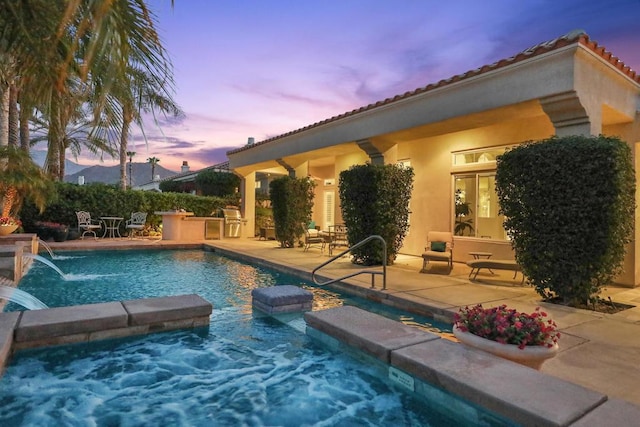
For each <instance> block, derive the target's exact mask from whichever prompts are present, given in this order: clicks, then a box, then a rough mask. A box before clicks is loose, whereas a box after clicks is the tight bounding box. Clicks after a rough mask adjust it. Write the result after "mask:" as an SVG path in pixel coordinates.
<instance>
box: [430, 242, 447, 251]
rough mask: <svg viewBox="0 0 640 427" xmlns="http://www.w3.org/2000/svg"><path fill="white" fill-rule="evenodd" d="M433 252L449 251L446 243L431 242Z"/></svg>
mask: <svg viewBox="0 0 640 427" xmlns="http://www.w3.org/2000/svg"><path fill="white" fill-rule="evenodd" d="M431 250H432V251H434V252H444V251H446V250H447V244H446V243H445V242H431Z"/></svg>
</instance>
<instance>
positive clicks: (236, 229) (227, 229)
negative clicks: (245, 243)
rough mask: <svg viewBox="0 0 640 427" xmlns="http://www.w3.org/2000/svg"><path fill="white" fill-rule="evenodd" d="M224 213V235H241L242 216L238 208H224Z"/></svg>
mask: <svg viewBox="0 0 640 427" xmlns="http://www.w3.org/2000/svg"><path fill="white" fill-rule="evenodd" d="M222 212H223V213H224V237H240V224H242V217H241V216H240V211H239V210H238V209H222Z"/></svg>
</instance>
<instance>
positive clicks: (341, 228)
mask: <svg viewBox="0 0 640 427" xmlns="http://www.w3.org/2000/svg"><path fill="white" fill-rule="evenodd" d="M329 240H330V242H331V243H329V256H332V255H333V249H334V248H337V247H343V248H348V247H349V240H348V239H347V226H346V225H344V224H335V225H331V226H329Z"/></svg>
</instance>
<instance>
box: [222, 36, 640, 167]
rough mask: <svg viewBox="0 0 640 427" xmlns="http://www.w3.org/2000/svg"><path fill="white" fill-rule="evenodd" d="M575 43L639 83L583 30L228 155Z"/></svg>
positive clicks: (638, 79) (639, 78)
mask: <svg viewBox="0 0 640 427" xmlns="http://www.w3.org/2000/svg"><path fill="white" fill-rule="evenodd" d="M574 43H579V44H582V45H583V46H584V47H586V48H587V49H590V50H591V51H592V52H594V53H595V54H597V55H598V56H600V57H602V58H603V59H604V60H605V61H607V62H609V63H610V64H611V65H613V66H614V67H615V68H617V69H618V70H620V71H621V72H622V73H623V74H625V75H626V76H627V77H629V78H630V79H631V80H633V81H635V82H636V83H640V74H638V73H637V72H636V71H634V70H632V69H631V68H630V67H629V66H627V65H625V64H624V63H623V62H622V61H621V60H620V59H618V58H617V57H616V56H613V54H611V52H608V51H607V50H606V49H605V48H604V47H602V46H599V45H598V43H597V42H595V41H592V40H590V39H589V36H588V35H587V34H586V33H585V32H583V31H581V30H576V31H572V32H570V33H568V34H565V35H564V36H561V37H558V38H556V39H553V40H550V41H546V42H543V43H540V44H537V45H535V46H532V47H530V48H528V49H525V50H523V51H522V52H520V53H518V54H516V55H515V56H512V57H510V58H506V59H501V60H500V61H498V62H494V63H493V64H490V65H484V66H482V67H480V68H476V69H474V70H471V71H467V72H466V73H463V74H458V75H455V76H453V77H450V78H448V79H444V80H440V81H439V82H437V83H432V84H429V85H427V86H424V87H420V88H418V89H415V90H413V91H409V92H405V93H404V94H402V95H396V96H394V97H393V98H387V99H385V100H384V101H378V102H376V103H374V104H369V105H367V106H364V107H360V108H358V109H355V110H352V111H349V112H346V113H343V114H340V115H337V116H333V117H331V118H329V119H326V120H323V121H320V122H317V123H314V124H311V125H309V126H305V127H303V128H300V129H296V130H293V131H291V132H287V133H284V134H282V135H278V136H275V137H272V138H269V139H265V140H264V141H260V142H257V143H255V144H251V145H245V146H244V147H240V148H237V149H235V150H231V151H228V152H227V155H229V154H235V153H239V152H242V151H245V150H249V149H251V148H253V147H256V146H259V145H263V144H267V143H269V142H271V141H275V140H278V139H281V138H283V137H286V136H291V135H294V134H297V133H300V132H304V131H307V130H309V129H312V128H315V127H318V126H321V125H325V124H327V123H330V122H334V121H337V120H340V119H343V118H345V117H350V116H354V115H357V114H360V113H362V112H365V111H369V110H372V109H375V108H378V107H381V106H383V105H388V104H392V103H394V102H398V101H401V100H405V99H407V98H410V97H412V96H416V95H419V94H422V93H424V92H428V91H431V90H434V89H437V88H441V87H443V86H448V85H450V84H453V83H456V82H459V81H461V80H465V79H469V78H471V77H476V76H478V75H480V74H485V73H487V72H489V71H493V70H496V69H499V68H503V67H506V66H508V65H512V64H515V63H517V62H521V61H524V60H527V59H530V58H532V57H535V56H539V55H542V54H545V53H547V52H550V51H553V50H556V49H560V48H563V47H565V46H568V45H571V44H574Z"/></svg>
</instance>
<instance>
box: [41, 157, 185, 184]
mask: <svg viewBox="0 0 640 427" xmlns="http://www.w3.org/2000/svg"><path fill="white" fill-rule="evenodd" d="M30 154H31V158H32V159H33V161H34V162H35V163H36V164H38V165H40V167H43V166H44V162H45V159H46V158H47V152H46V151H41V150H31V151H30ZM64 167H65V176H64V181H65V182H72V183H74V184H77V183H78V177H79V176H84V182H85V184H89V183H91V182H102V183H104V184H118V183H119V182H120V166H118V165H116V166H100V165H96V166H88V165H81V164H78V163H75V162H72V161H71V160H65V166H64ZM132 167H133V176H132V177H131V182H132V184H133V185H140V184H144V183H147V182H149V181H151V164H150V163H133V164H132ZM177 173H178V172H174V171H172V170H169V169H166V168H163V167H162V166H160V165H159V164H156V167H155V174H156V175H160V179H164V178H167V177H170V176H173V175H176V174H177ZM128 175H129V163H127V181H128V180H129V176H128ZM127 183H128V182H127Z"/></svg>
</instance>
